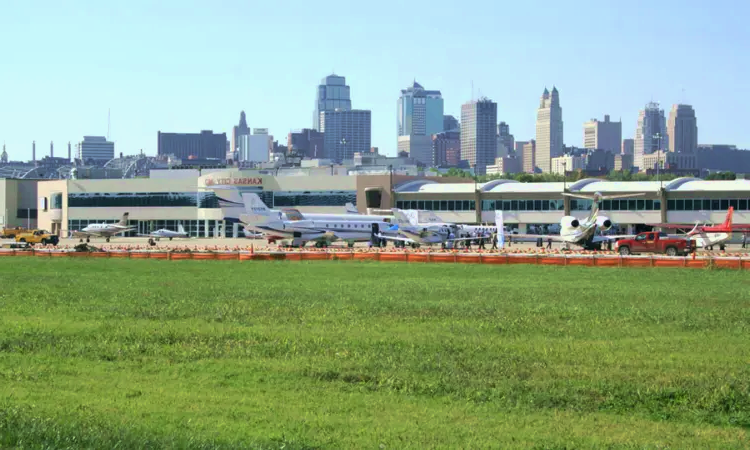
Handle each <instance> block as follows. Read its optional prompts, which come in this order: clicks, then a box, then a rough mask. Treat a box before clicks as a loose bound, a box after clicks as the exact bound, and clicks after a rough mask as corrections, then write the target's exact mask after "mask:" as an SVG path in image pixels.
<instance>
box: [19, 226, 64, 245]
mask: <svg viewBox="0 0 750 450" xmlns="http://www.w3.org/2000/svg"><path fill="white" fill-rule="evenodd" d="M59 240H60V238H59V237H58V236H57V235H56V234H51V233H48V232H47V231H44V230H33V231H27V232H26V233H19V234H17V235H16V242H28V243H29V244H44V245H46V244H52V245H57V243H58V242H59Z"/></svg>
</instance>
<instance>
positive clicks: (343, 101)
mask: <svg viewBox="0 0 750 450" xmlns="http://www.w3.org/2000/svg"><path fill="white" fill-rule="evenodd" d="M351 109H352V101H351V97H350V91H349V86H347V85H346V77H341V76H338V75H336V74H332V75H328V76H327V77H325V78H323V79H322V80H321V81H320V85H319V86H318V95H317V98H316V100H315V112H314V113H313V129H315V130H317V131H323V130H321V125H320V117H321V115H320V113H322V112H324V111H336V110H339V111H349V110H351Z"/></svg>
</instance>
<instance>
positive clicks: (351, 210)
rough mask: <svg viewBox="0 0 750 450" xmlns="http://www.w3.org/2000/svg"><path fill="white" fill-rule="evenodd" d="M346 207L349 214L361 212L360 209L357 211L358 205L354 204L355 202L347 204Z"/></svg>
mask: <svg viewBox="0 0 750 450" xmlns="http://www.w3.org/2000/svg"><path fill="white" fill-rule="evenodd" d="M345 208H346V213H347V214H359V211H357V207H356V206H354V204H353V203H347V204H346V205H345Z"/></svg>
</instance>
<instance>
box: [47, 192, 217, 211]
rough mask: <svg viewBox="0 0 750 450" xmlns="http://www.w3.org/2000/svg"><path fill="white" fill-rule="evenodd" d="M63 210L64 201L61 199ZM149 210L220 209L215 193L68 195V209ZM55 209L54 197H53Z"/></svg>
mask: <svg viewBox="0 0 750 450" xmlns="http://www.w3.org/2000/svg"><path fill="white" fill-rule="evenodd" d="M60 202H61V206H60V207H61V208H62V199H60ZM113 207H115V208H116V207H127V208H139V207H140V208H148V207H162V208H163V207H199V208H218V207H219V199H218V198H217V197H216V194H214V193H213V192H112V193H99V192H76V193H70V194H68V208H113ZM53 208H55V207H54V197H53Z"/></svg>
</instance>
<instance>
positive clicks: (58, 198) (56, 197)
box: [50, 192, 63, 209]
mask: <svg viewBox="0 0 750 450" xmlns="http://www.w3.org/2000/svg"><path fill="white" fill-rule="evenodd" d="M50 203H51V204H52V206H51V209H62V205H63V196H62V194H61V193H60V192H56V193H54V194H52V195H51V196H50Z"/></svg>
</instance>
